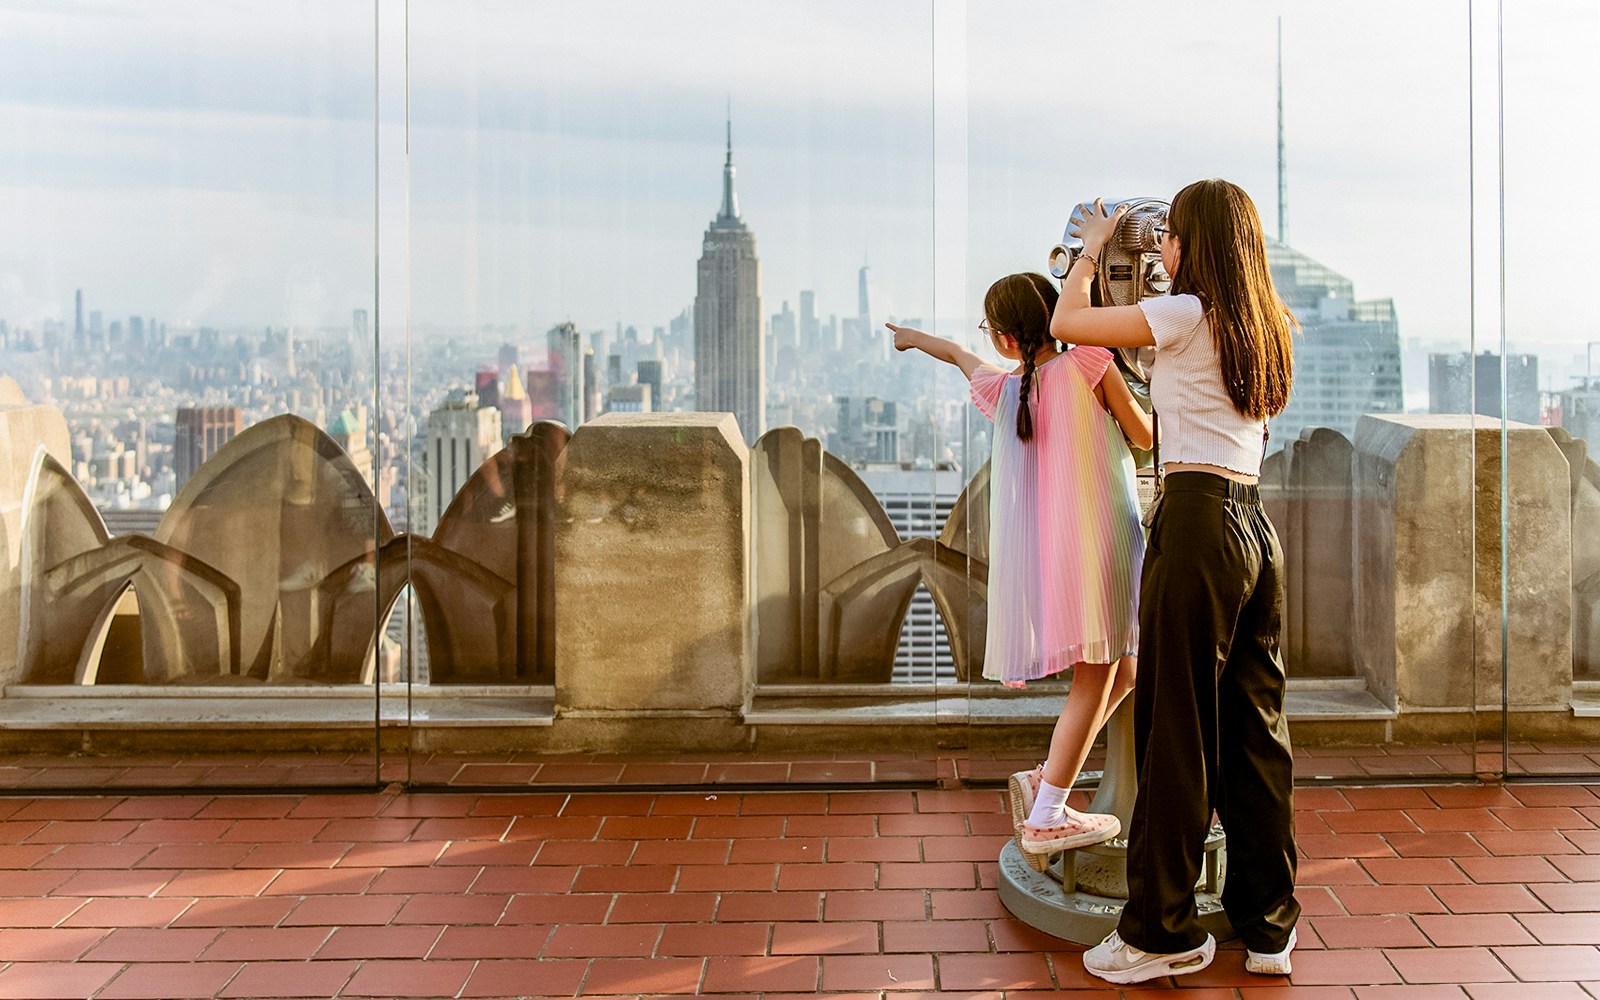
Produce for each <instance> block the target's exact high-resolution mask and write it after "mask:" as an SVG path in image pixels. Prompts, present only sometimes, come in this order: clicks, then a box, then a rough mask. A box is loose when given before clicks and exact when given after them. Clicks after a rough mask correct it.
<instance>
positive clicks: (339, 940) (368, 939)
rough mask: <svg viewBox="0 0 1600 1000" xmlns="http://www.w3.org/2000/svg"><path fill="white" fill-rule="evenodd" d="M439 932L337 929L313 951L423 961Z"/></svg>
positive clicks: (336, 955) (322, 955) (320, 954)
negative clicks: (419, 959)
mask: <svg viewBox="0 0 1600 1000" xmlns="http://www.w3.org/2000/svg"><path fill="white" fill-rule="evenodd" d="M319 929H321V928H319ZM442 931H443V928H442V927H340V928H339V929H337V930H335V931H334V932H333V933H332V934H331V935H329V936H328V939H327V940H326V941H325V942H323V944H322V947H320V948H318V949H317V952H316V957H317V958H318V959H319V960H321V959H329V958H361V959H372V958H423V957H424V956H426V955H427V954H428V952H430V951H431V950H433V946H434V944H435V943H436V942H437V941H438V940H439V935H440V933H441V932H442Z"/></svg>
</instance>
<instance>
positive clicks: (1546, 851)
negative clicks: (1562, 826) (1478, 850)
mask: <svg viewBox="0 0 1600 1000" xmlns="http://www.w3.org/2000/svg"><path fill="white" fill-rule="evenodd" d="M1473 836H1474V837H1476V838H1477V840H1478V843H1480V844H1482V845H1483V846H1484V848H1486V849H1487V850H1488V851H1489V853H1491V854H1499V855H1503V856H1510V855H1519V854H1542V855H1547V856H1548V855H1551V854H1578V853H1581V852H1580V851H1579V850H1578V847H1577V845H1576V844H1574V843H1573V842H1572V841H1570V840H1568V839H1567V838H1566V837H1563V836H1562V835H1561V834H1559V833H1557V832H1556V831H1554V830H1507V831H1505V832H1504V833H1496V832H1493V831H1486V832H1484V833H1477V834H1473Z"/></svg>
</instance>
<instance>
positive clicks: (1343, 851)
mask: <svg viewBox="0 0 1600 1000" xmlns="http://www.w3.org/2000/svg"><path fill="white" fill-rule="evenodd" d="M1413 836H1415V835H1413ZM1295 844H1296V846H1298V847H1299V848H1300V853H1301V854H1302V855H1304V856H1305V857H1308V858H1392V857H1394V856H1395V851H1394V848H1393V847H1390V846H1389V842H1388V841H1387V840H1385V839H1384V838H1383V837H1382V836H1380V835H1378V834H1376V833H1341V834H1332V833H1330V834H1308V835H1306V836H1300V837H1296V838H1295ZM1480 853H1481V852H1480Z"/></svg>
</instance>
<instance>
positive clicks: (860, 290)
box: [856, 264, 894, 361]
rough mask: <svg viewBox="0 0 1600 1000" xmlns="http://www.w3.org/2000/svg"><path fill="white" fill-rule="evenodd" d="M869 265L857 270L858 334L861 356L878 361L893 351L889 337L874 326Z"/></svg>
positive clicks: (863, 265)
mask: <svg viewBox="0 0 1600 1000" xmlns="http://www.w3.org/2000/svg"><path fill="white" fill-rule="evenodd" d="M867 270H868V269H867V265H865V264H862V265H861V270H860V271H858V272H856V336H857V337H860V338H861V346H860V348H859V351H860V356H861V357H863V358H870V359H872V360H874V361H877V360H879V359H882V358H887V357H888V356H889V354H890V353H891V352H892V351H893V349H894V348H893V345H892V344H891V343H890V342H889V340H888V338H886V337H880V336H878V331H877V330H874V329H873V328H872V305H871V300H870V299H869V298H868V297H867Z"/></svg>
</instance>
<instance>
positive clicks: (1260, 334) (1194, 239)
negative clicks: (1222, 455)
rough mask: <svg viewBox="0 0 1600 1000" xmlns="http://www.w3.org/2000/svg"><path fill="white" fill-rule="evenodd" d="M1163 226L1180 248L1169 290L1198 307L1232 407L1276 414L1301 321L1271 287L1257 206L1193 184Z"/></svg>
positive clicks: (1224, 190)
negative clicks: (1203, 312)
mask: <svg viewBox="0 0 1600 1000" xmlns="http://www.w3.org/2000/svg"><path fill="white" fill-rule="evenodd" d="M1167 226H1168V228H1169V229H1170V231H1171V232H1172V235H1174V236H1176V237H1177V238H1178V240H1179V241H1180V249H1181V251H1182V253H1181V254H1180V255H1179V258H1178V273H1177V274H1174V275H1173V276H1172V294H1174V295H1184V294H1189V295H1196V296H1199V298H1200V301H1201V303H1202V304H1203V305H1204V307H1205V310H1206V318H1207V319H1208V320H1209V321H1210V325H1211V336H1212V338H1213V340H1214V341H1215V342H1216V345H1217V354H1218V355H1220V357H1221V359H1222V381H1223V384H1224V385H1225V386H1226V387H1227V389H1228V396H1229V398H1230V399H1232V400H1233V406H1234V409H1236V410H1238V411H1239V413H1240V414H1242V415H1243V416H1246V417H1250V418H1252V419H1256V420H1264V419H1266V418H1267V417H1272V416H1276V415H1277V414H1278V413H1280V412H1282V410H1283V408H1284V407H1285V406H1286V405H1288V403H1289V388H1290V386H1291V385H1292V384H1293V382H1294V344H1293V331H1294V330H1296V329H1298V328H1299V323H1297V322H1296V321H1295V318H1294V314H1293V313H1291V312H1290V311H1289V309H1288V307H1287V306H1285V305H1284V304H1283V300H1282V299H1280V298H1278V292H1277V289H1276V288H1274V287H1273V285H1272V272H1271V270H1269V269H1268V267H1267V244H1266V238H1265V237H1264V236H1263V235H1262V233H1261V216H1260V215H1258V214H1257V213H1256V206H1255V203H1254V202H1252V201H1251V200H1250V196H1249V195H1247V194H1245V193H1244V191H1243V190H1242V189H1241V188H1240V187H1239V186H1238V185H1236V184H1230V183H1228V182H1227V181H1224V180H1207V181H1195V182H1194V183H1193V184H1190V185H1189V186H1188V187H1186V188H1184V189H1183V190H1182V191H1179V192H1178V193H1177V195H1175V196H1174V197H1173V199H1172V208H1171V209H1170V210H1169V211H1168V213H1167Z"/></svg>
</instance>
